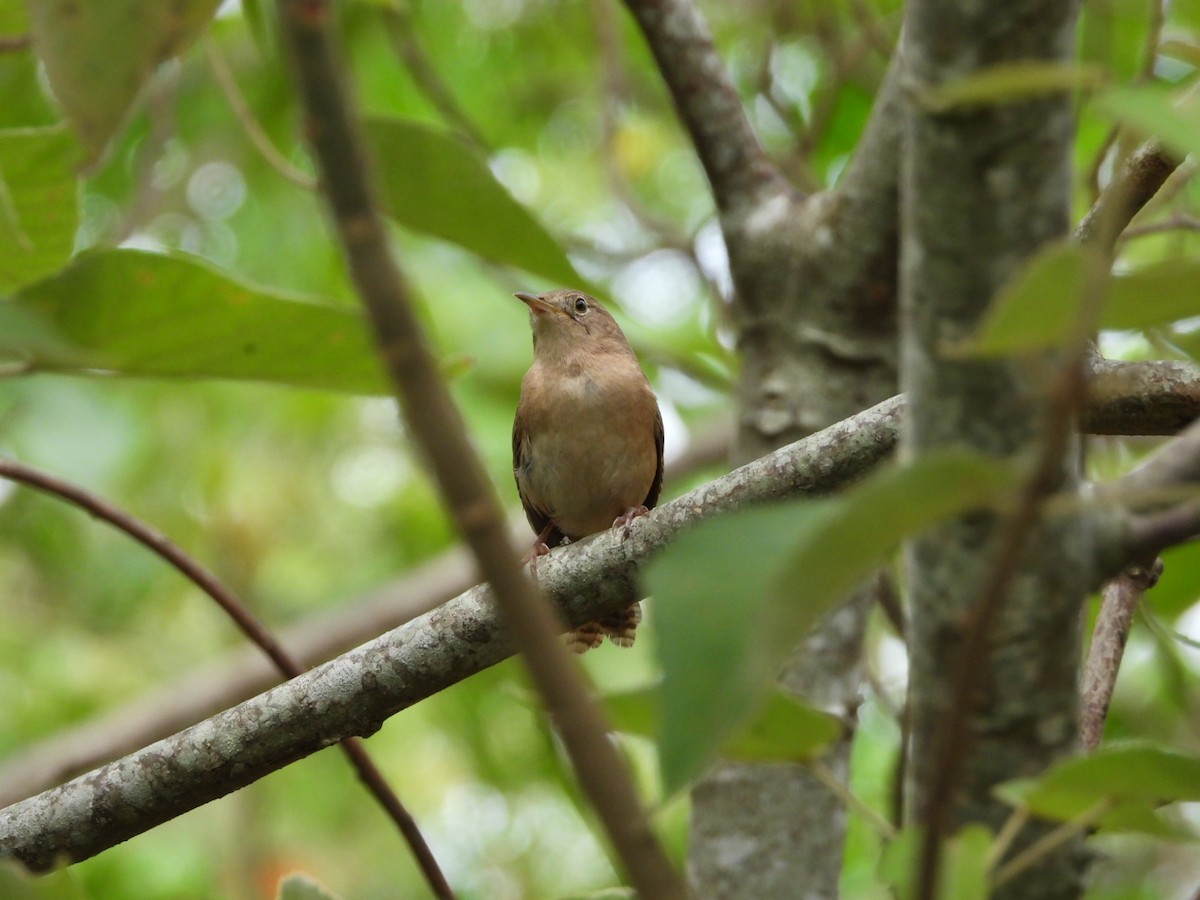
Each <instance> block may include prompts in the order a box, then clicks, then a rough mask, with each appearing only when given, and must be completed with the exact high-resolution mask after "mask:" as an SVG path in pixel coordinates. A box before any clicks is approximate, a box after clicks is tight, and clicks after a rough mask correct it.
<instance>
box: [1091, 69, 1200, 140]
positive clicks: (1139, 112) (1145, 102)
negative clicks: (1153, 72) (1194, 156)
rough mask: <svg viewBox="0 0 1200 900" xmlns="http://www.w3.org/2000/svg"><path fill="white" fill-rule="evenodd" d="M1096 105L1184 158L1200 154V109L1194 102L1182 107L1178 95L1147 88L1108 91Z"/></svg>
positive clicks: (1170, 91) (1145, 86)
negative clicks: (1159, 141)
mask: <svg viewBox="0 0 1200 900" xmlns="http://www.w3.org/2000/svg"><path fill="white" fill-rule="evenodd" d="M1095 105H1096V108H1097V109H1098V110H1099V111H1100V112H1101V113H1103V114H1104V115H1106V116H1108V117H1109V118H1111V119H1112V120H1113V121H1115V122H1118V123H1120V124H1122V125H1125V126H1126V127H1128V128H1131V129H1133V130H1134V131H1136V132H1139V133H1140V134H1142V135H1145V136H1146V137H1155V138H1158V139H1159V140H1161V141H1162V142H1163V143H1164V144H1165V145H1166V146H1167V147H1168V148H1170V149H1171V150H1173V151H1175V152H1176V153H1178V154H1179V155H1181V156H1185V155H1187V154H1189V153H1200V115H1198V113H1200V106H1198V105H1197V103H1196V101H1195V100H1194V99H1193V100H1192V101H1191V102H1186V103H1181V102H1180V100H1179V99H1178V94H1177V93H1176V92H1175V91H1172V90H1169V89H1165V88H1163V87H1162V86H1161V85H1143V86H1138V87H1122V88H1114V89H1113V90H1111V91H1105V92H1104V93H1103V94H1101V95H1100V96H1098V97H1097V98H1096V100H1095Z"/></svg>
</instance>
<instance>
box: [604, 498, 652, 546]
mask: <svg viewBox="0 0 1200 900" xmlns="http://www.w3.org/2000/svg"><path fill="white" fill-rule="evenodd" d="M648 512H650V510H648V509H647V508H646V507H644V506H631V507H629V509H627V510H625V512H623V513H621V515H619V516H617V517H616V518H615V519H613V523H612V527H613V528H621V529H623V530H622V532H621V540H625V539H626V538H627V537H629V535H630V533H632V531H633V520H634V519H636V518H637V517H638V516H644V515H646V513H648Z"/></svg>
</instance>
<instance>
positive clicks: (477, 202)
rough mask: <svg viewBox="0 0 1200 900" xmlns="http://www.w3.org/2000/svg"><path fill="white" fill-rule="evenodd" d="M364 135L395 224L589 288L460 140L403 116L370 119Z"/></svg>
mask: <svg viewBox="0 0 1200 900" xmlns="http://www.w3.org/2000/svg"><path fill="white" fill-rule="evenodd" d="M367 136H368V138H369V140H370V142H371V146H372V148H373V150H374V155H375V159H376V160H377V161H378V166H379V171H380V176H381V179H382V186H383V193H384V203H385V205H386V206H387V208H388V211H389V212H390V214H391V216H392V218H394V219H395V220H396V221H397V222H399V223H400V224H401V225H404V226H405V227H407V228H412V229H413V230H415V231H420V232H423V233H425V234H430V235H433V236H434V237H439V238H443V239H444V240H447V241H451V242H453V243H455V244H458V245H459V246H460V247H463V248H464V249H466V250H469V251H471V252H472V253H475V254H477V255H479V256H480V257H482V258H483V259H486V260H490V261H491V262H497V263H503V264H505V265H510V266H516V267H517V268H519V269H524V270H525V271H526V272H530V273H532V274H535V275H539V276H541V277H542V278H545V279H548V280H549V281H550V282H551V283H552V284H553V285H555V286H572V287H581V288H586V287H587V285H586V284H584V283H583V281H582V279H581V278H580V276H579V275H578V273H576V271H575V268H574V267H573V266H572V265H571V262H570V260H568V259H567V255H566V253H565V252H564V251H563V249H562V247H560V246H559V245H558V243H557V242H556V241H555V240H554V238H552V237H551V236H550V233H549V232H547V231H546V229H545V228H544V227H543V226H542V224H541V223H540V222H538V220H537V219H536V218H534V216H533V215H532V214H531V213H530V212H529V210H527V209H526V208H525V207H524V206H522V205H521V204H520V203H518V202H517V201H516V200H514V199H513V197H512V195H511V194H509V193H508V191H507V190H505V188H504V187H503V186H502V185H501V184H500V182H498V181H497V180H496V178H495V176H493V175H492V173H491V170H490V169H488V166H487V162H486V161H485V160H484V159H482V158H481V157H480V156H478V155H477V154H476V153H475V152H474V151H472V150H471V149H470V148H469V147H468V146H467V145H466V144H465V143H463V142H462V141H461V140H459V139H458V138H456V137H454V136H453V135H450V134H447V133H446V132H443V131H438V130H436V129H434V128H430V127H429V126H428V125H423V124H421V123H418V122H412V121H407V120H404V119H372V120H370V121H369V122H368V123H367Z"/></svg>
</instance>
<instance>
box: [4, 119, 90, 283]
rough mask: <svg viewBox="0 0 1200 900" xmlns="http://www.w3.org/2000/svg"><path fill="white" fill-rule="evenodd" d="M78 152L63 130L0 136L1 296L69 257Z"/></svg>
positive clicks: (74, 221) (75, 214) (74, 218)
mask: <svg viewBox="0 0 1200 900" xmlns="http://www.w3.org/2000/svg"><path fill="white" fill-rule="evenodd" d="M78 153H79V148H78V147H77V146H76V144H75V141H74V139H73V138H72V137H71V135H70V134H69V133H68V132H67V131H66V130H65V129H62V128H33V129H22V130H15V131H4V132H0V294H2V293H7V292H8V291H11V290H12V289H13V288H16V287H19V286H20V285H22V284H26V283H28V282H30V281H35V280H36V279H38V278H42V277H43V276H45V275H48V274H49V273H51V272H53V271H55V270H56V269H58V268H59V267H60V266H62V264H63V263H65V262H66V261H67V259H69V258H70V255H71V250H72V249H73V248H74V245H75V230H76V228H77V227H78V224H79V213H78V201H77V200H76V196H75V163H76V161H77V157H78Z"/></svg>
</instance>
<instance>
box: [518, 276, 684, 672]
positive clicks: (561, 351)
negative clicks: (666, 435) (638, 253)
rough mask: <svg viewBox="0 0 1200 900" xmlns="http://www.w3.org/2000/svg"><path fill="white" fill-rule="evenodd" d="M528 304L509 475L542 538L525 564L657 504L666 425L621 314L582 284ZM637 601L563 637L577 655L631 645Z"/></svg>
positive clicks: (524, 297)
mask: <svg viewBox="0 0 1200 900" xmlns="http://www.w3.org/2000/svg"><path fill="white" fill-rule="evenodd" d="M514 296H515V297H516V298H517V299H518V300H520V301H521V302H523V303H524V304H525V305H526V306H528V307H529V319H530V326H531V328H532V330H533V364H532V365H531V366H530V367H529V371H528V372H526V373H525V377H524V378H523V379H522V381H521V398H520V401H519V402H518V404H517V413H516V417H515V418H514V420H513V434H512V449H513V477H514V478H515V480H516V482H517V493H518V494H519V495H520V498H521V505H522V506H523V507H524V508H525V516H526V518H527V519H528V520H529V524H530V526H531V527H532V528H533V530H534V532H535V533H536V534H537V538H536V540H535V542H534V545H533V550H532V552H531V553H530V556H529V561H530V564H531V567H532V568H533V570H534V572H535V573H536V571H537V568H536V567H537V558H538V556H540V555H542V554H545V553H548V552H549V551H550V548H551V547H556V546H558V545H559V544H561V543H562V542H563V541H564V540H571V541H576V540H579V539H580V538H582V537H586V536H587V535H589V534H596V533H597V532H601V531H604V530H606V529H608V528H614V527H620V528H622V529H623V536H624V537H628V536H629V533H630V526H631V523H632V522H633V520H634V519H635V518H637V517H638V516H640V515H645V514H646V513H647V512H648V511H649V510H651V509H653V508H654V505H655V504H656V503H657V502H658V495H659V493H660V492H661V490H662V476H663V421H662V414H661V412H659V408H658V401H657V399H656V398H655V396H654V391H653V389H652V388H651V387H650V382H649V380H648V379H647V378H646V373H645V372H643V371H642V367H641V365H640V364H639V363H638V360H637V357H636V356H635V355H634V352H633V348H632V347H630V346H629V341H628V340H626V338H625V334H624V333H623V332H622V331H621V327H620V326H619V325H618V324H617V322H616V320H615V319H613V317H612V316H611V315H610V314H609V312H608V310H606V309H605V308H604V307H603V306H601V305H600V303H599V302H597V301H596V299H595V298H594V297H591V296H589V295H588V294H585V293H584V292H582V291H579V290H573V289H569V288H567V289H561V290H554V291H549V292H547V293H544V294H529V293H524V292H517V293H516V294H514ZM641 619H642V610H641V604H640V603H634V604H633V605H632V606H630V607H628V608H627V609H624V610H621V611H619V612H616V613H613V614H611V615H608V616H605V617H604V618H602V619H600V620H598V621H595V622H589V623H587V624H585V625H582V626H580V627H578V628H576V629H574V630H573V631H571V632H569V634H568V636H567V645H568V647H569V648H570V649H571V650H572V651H574V652H576V653H584V652H586V651H588V650H591V649H594V648H596V647H598V646H600V644H601V643H602V642H603V640H604V638H605V636H607V637H608V638H609V640H611V641H612V642H613V643H614V644H616V645H617V646H619V647H631V646H633V642H634V637H635V633H636V630H637V626H638V624H639V623H640V622H641Z"/></svg>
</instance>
